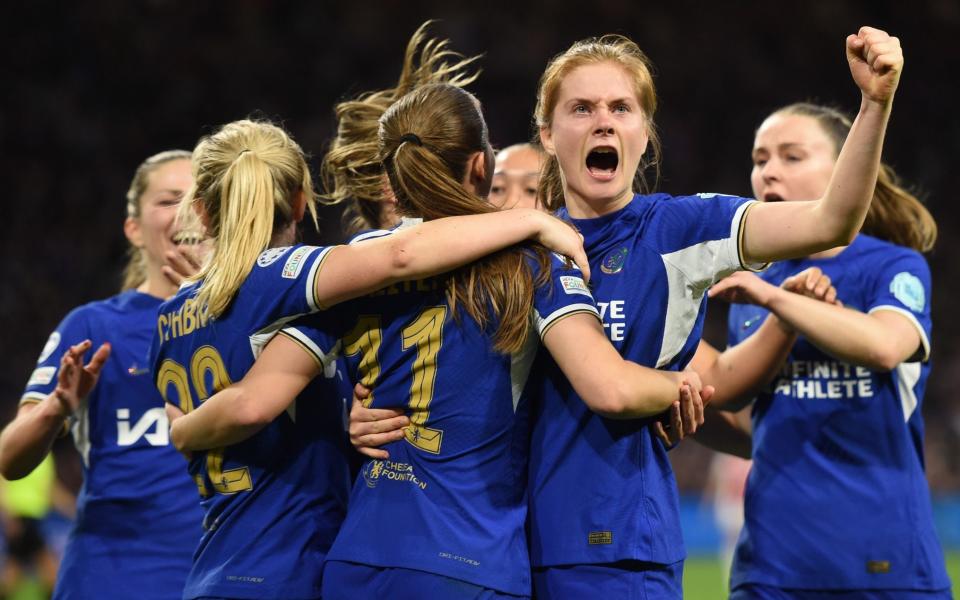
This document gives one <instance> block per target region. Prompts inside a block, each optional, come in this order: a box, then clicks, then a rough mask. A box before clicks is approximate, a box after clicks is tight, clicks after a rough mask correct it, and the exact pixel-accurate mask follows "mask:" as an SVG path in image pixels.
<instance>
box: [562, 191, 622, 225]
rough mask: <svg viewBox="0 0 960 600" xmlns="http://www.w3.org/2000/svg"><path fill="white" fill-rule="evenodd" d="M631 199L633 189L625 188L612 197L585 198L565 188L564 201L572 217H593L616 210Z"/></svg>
mask: <svg viewBox="0 0 960 600" xmlns="http://www.w3.org/2000/svg"><path fill="white" fill-rule="evenodd" d="M631 200H633V191H631V190H629V189H627V190H625V191H624V192H623V193H621V194H619V195H617V196H614V197H612V198H586V197H584V196H581V195H580V194H577V193H576V192H574V191H573V190H570V189H567V190H565V193H564V201H565V204H566V207H567V213H569V214H570V216H571V217H572V218H574V219H595V218H597V217H602V216H604V215H609V214H610V213H613V212H616V211H618V210H620V209H621V208H623V207H625V206H626V205H628V204H630V201H631Z"/></svg>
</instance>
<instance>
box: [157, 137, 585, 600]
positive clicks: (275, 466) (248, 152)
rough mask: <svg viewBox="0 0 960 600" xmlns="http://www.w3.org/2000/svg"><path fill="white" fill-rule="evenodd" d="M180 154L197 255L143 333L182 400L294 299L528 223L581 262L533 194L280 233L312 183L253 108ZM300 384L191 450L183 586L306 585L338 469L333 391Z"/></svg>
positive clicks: (475, 251) (313, 306)
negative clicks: (350, 237)
mask: <svg viewBox="0 0 960 600" xmlns="http://www.w3.org/2000/svg"><path fill="white" fill-rule="evenodd" d="M192 163H193V172H194V178H195V182H196V183H195V185H194V187H193V188H192V189H191V192H190V194H189V195H188V197H187V201H186V204H185V206H184V210H189V209H190V208H191V206H196V207H197V209H198V212H199V214H200V217H201V221H202V222H203V224H204V226H205V228H206V230H207V232H208V233H209V235H210V238H211V240H212V242H213V250H212V255H211V257H210V259H209V261H207V263H206V264H205V265H204V267H203V269H202V270H201V271H200V272H199V273H198V274H197V275H196V278H195V279H196V281H195V282H194V283H193V284H191V285H187V286H184V287H182V288H181V289H180V291H179V292H178V293H177V295H176V296H175V297H174V298H173V299H172V300H170V301H169V302H166V303H165V304H163V305H162V306H161V307H160V309H159V314H158V316H157V319H156V332H157V333H156V336H155V337H154V343H153V347H152V348H151V364H152V365H153V367H154V369H153V372H154V376H155V379H156V384H157V386H158V388H159V389H160V391H161V394H162V395H163V396H164V398H165V399H166V400H167V401H168V402H170V403H174V404H177V405H179V408H180V410H182V411H183V412H185V413H189V412H190V411H192V410H193V409H194V408H195V407H196V406H197V405H198V404H200V403H201V402H204V400H206V399H207V398H208V397H209V396H211V395H213V394H214V393H215V392H216V391H218V390H220V389H222V388H225V387H227V386H228V385H230V382H231V381H236V380H239V379H240V378H241V377H243V375H244V374H245V373H246V371H247V370H248V369H249V368H250V367H251V365H252V364H253V362H254V359H255V357H256V355H257V354H258V353H259V351H260V349H261V348H262V346H263V345H264V344H265V343H266V342H267V341H268V340H269V339H270V338H271V337H272V336H273V335H274V334H275V333H276V332H277V331H279V330H280V328H281V327H282V326H283V325H284V324H285V323H287V322H289V321H290V320H292V319H293V318H295V317H297V316H299V315H302V314H305V313H309V312H314V311H317V310H320V309H321V308H323V307H326V306H331V305H333V304H336V303H338V302H340V301H343V300H347V299H350V298H353V297H357V296H359V295H362V294H368V293H371V292H373V291H375V290H377V289H379V288H381V287H383V286H385V285H389V284H391V283H395V282H397V281H402V280H408V279H417V278H423V277H429V276H433V275H437V274H439V273H441V272H442V271H444V270H448V269H451V268H454V267H457V266H460V265H462V264H464V263H466V262H468V261H470V260H473V259H476V258H479V257H480V256H483V255H484V254H487V253H490V252H494V251H497V250H500V249H502V248H505V247H507V246H510V245H512V244H514V243H518V242H521V241H523V240H525V239H528V238H534V239H536V240H538V241H540V242H541V243H544V244H545V245H546V246H549V247H551V248H553V249H554V250H557V251H560V252H564V253H569V254H572V255H573V256H574V257H575V259H576V260H579V261H580V262H581V263H585V262H586V257H585V256H584V254H583V250H582V247H581V246H580V239H579V236H578V235H577V234H576V233H575V232H574V231H573V230H572V229H571V228H570V227H569V226H568V225H566V224H564V223H563V222H561V221H559V220H557V219H555V218H553V217H550V216H548V215H545V214H543V213H541V212H539V211H535V210H527V211H520V212H517V211H514V212H513V213H511V214H509V215H508V214H505V213H499V212H494V213H491V214H485V215H469V216H462V217H455V218H450V219H438V220H436V221H433V222H431V223H425V224H422V225H417V226H413V227H410V228H408V229H406V230H404V231H401V232H398V233H397V234H395V235H391V236H388V237H384V238H382V239H373V240H370V241H368V242H366V243H364V244H357V245H353V246H337V247H332V248H330V247H328V248H318V247H312V246H304V245H297V244H294V238H295V235H296V225H297V222H299V221H300V220H301V219H302V218H303V216H304V214H305V212H306V211H307V210H310V211H311V212H313V210H314V195H313V188H312V183H311V179H310V174H309V171H308V169H307V165H306V162H305V160H304V157H303V153H302V152H301V150H300V147H299V146H298V145H297V144H296V142H294V141H293V140H292V139H291V138H290V137H289V136H288V135H287V134H286V133H285V132H284V131H283V130H282V129H280V128H278V127H276V126H273V125H271V124H268V123H263V122H253V121H238V122H234V123H230V124H228V125H225V126H224V127H223V128H221V130H220V131H218V132H217V133H215V134H214V135H211V136H209V137H206V138H204V139H202V140H201V142H200V143H199V144H198V145H197V147H196V149H195V150H194V153H193V160H192ZM437 248H443V251H442V252H437ZM309 400H310V401H308V402H297V403H296V404H292V400H288V401H287V404H286V405H285V407H284V408H287V407H288V406H289V410H288V411H287V412H285V413H284V414H282V415H281V414H280V413H281V412H282V410H281V411H277V412H276V413H275V414H273V415H272V417H271V418H270V419H269V420H267V421H261V420H260V417H259V416H258V415H259V414H261V413H262V411H259V410H258V406H256V405H254V406H252V407H248V408H249V410H242V411H241V410H240V409H239V407H237V412H235V413H234V414H233V415H232V416H233V417H237V418H238V419H239V421H240V422H241V424H243V423H247V424H250V423H255V424H256V425H257V426H256V428H255V429H256V430H258V433H257V434H256V435H254V436H253V437H250V438H249V439H247V440H245V441H243V442H241V443H237V444H227V443H222V442H217V443H215V444H214V445H212V446H207V447H206V448H207V449H208V450H207V451H206V452H202V453H197V454H195V455H194V456H193V458H192V460H191V463H190V472H191V474H192V475H193V476H194V479H195V481H196V482H197V485H198V487H199V489H200V493H201V496H202V497H203V500H202V504H203V507H204V509H205V511H206V516H205V518H204V534H203V538H202V540H201V542H200V546H199V548H198V549H197V551H196V553H195V554H194V564H193V568H192V570H191V571H190V574H189V576H188V578H187V584H186V587H185V590H184V597H185V598H202V597H211V596H212V597H226V598H316V597H319V595H320V590H319V585H320V567H321V561H322V560H323V558H324V556H325V554H326V551H327V549H328V548H329V546H330V543H331V542H332V541H333V536H334V534H335V533H336V530H337V528H338V527H339V525H340V521H341V519H342V517H343V511H344V509H345V505H346V499H347V498H346V497H347V491H348V486H349V481H348V472H347V463H346V460H345V457H344V455H343V453H342V450H343V447H342V446H343V445H342V441H343V430H342V416H341V409H340V406H339V404H338V403H336V402H333V401H326V402H324V401H322V399H321V398H310V399H309ZM203 412H205V411H203V410H202V409H201V410H200V411H198V413H203ZM210 439H213V438H212V437H211V438H210Z"/></svg>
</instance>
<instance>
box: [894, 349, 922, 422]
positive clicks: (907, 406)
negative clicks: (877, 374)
mask: <svg viewBox="0 0 960 600" xmlns="http://www.w3.org/2000/svg"><path fill="white" fill-rule="evenodd" d="M920 372H921V369H920V363H919V362H909V363H900V364H899V365H897V391H898V392H899V394H900V407H901V408H902V409H903V422H904V423H906V422H907V421H909V420H910V416H911V415H913V411H915V410H917V404H918V401H917V395H916V394H915V393H914V391H913V388H914V386H916V385H917V381H919V380H920Z"/></svg>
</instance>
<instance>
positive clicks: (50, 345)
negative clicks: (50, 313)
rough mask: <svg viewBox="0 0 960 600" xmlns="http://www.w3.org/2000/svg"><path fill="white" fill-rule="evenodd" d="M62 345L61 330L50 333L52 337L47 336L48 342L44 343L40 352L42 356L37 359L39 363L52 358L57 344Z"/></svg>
mask: <svg viewBox="0 0 960 600" xmlns="http://www.w3.org/2000/svg"><path fill="white" fill-rule="evenodd" d="M59 345H60V332H59V331H54V332H53V333H51V334H50V337H49V338H47V343H46V344H44V345H43V351H42V352H40V358H38V359H37V364H40V363H42V362H43V361H45V360H47V359H48V358H50V355H51V354H53V351H54V350H56V349H57V346H59Z"/></svg>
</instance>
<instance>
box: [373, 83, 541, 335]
mask: <svg viewBox="0 0 960 600" xmlns="http://www.w3.org/2000/svg"><path fill="white" fill-rule="evenodd" d="M379 140H380V154H381V156H382V157H383V166H384V170H385V171H386V173H387V176H388V177H389V179H390V186H391V187H392V188H393V192H394V194H395V195H396V198H397V208H398V212H399V213H400V214H402V215H405V216H418V217H423V218H424V219H426V220H430V219H438V218H441V217H449V216H456V215H469V214H478V213H487V212H495V211H496V210H497V209H496V208H494V207H493V206H492V205H490V203H489V202H487V201H486V200H484V199H482V198H480V197H478V196H476V195H474V194H471V193H470V192H468V191H467V190H466V189H465V188H464V187H463V184H462V183H461V182H462V181H463V180H464V178H465V176H466V175H467V164H468V161H469V159H470V157H471V156H474V155H475V154H476V153H477V152H483V153H484V155H485V158H486V162H487V164H486V167H487V170H488V173H487V175H488V179H489V177H491V176H492V170H493V151H492V149H491V147H490V142H489V139H488V134H487V125H486V123H485V122H484V120H483V116H482V114H481V113H480V105H479V103H478V102H477V100H476V98H474V97H473V96H472V95H471V94H469V93H468V92H466V91H464V90H462V89H460V88H458V87H456V86H454V85H449V84H430V85H426V86H422V87H420V88H418V89H416V90H414V91H413V92H411V93H409V94H407V95H406V96H404V97H403V98H401V99H400V100H399V101H398V102H397V103H395V104H394V105H393V106H391V107H390V108H389V109H388V110H387V111H386V112H385V113H384V115H383V117H382V118H381V119H380V133H379ZM531 256H532V257H533V258H534V260H536V261H537V263H538V264H539V266H540V269H539V276H538V277H537V278H536V280H534V277H533V269H532V267H531V265H530V261H529V260H528V257H531ZM549 277H550V255H549V253H548V252H547V250H546V249H544V248H543V247H541V246H531V247H530V248H529V250H525V249H524V248H521V247H516V246H515V247H512V248H508V249H505V250H502V251H500V252H497V253H495V254H492V255H490V256H487V257H485V258H483V259H480V260H478V261H476V262H474V263H472V264H470V265H467V266H465V267H462V268H460V269H458V270H457V271H454V272H453V273H452V274H450V275H449V276H448V279H447V298H448V300H449V302H450V306H451V308H452V309H453V310H454V314H457V312H456V311H457V307H462V308H463V310H464V311H466V313H467V314H468V315H469V316H470V317H472V318H473V319H474V320H475V321H476V322H477V323H479V324H480V326H481V327H482V328H486V327H488V326H489V325H490V324H491V323H492V322H493V319H496V320H497V321H498V326H497V331H496V333H495V334H494V338H493V340H494V348H495V349H496V350H498V351H500V352H516V351H519V350H520V349H521V348H522V346H523V343H524V341H525V340H526V339H527V336H528V335H530V327H531V322H530V307H531V306H532V305H533V294H534V289H535V288H536V287H537V286H539V285H543V284H544V283H546V282H547V281H548V280H549ZM491 312H492V317H491Z"/></svg>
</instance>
